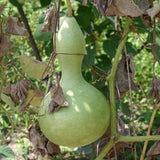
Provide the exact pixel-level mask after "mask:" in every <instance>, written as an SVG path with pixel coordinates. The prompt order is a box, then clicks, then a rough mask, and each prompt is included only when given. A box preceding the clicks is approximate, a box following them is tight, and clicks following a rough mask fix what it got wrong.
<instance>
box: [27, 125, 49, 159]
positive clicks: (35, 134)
mask: <svg viewBox="0 0 160 160" xmlns="http://www.w3.org/2000/svg"><path fill="white" fill-rule="evenodd" d="M40 133H41V131H40V129H39V127H38V126H37V125H33V126H32V127H30V128H29V140H30V141H31V142H32V143H33V145H34V147H35V149H36V150H37V151H38V152H40V153H41V155H42V156H45V155H46V153H47V150H46V148H45V143H44V141H43V137H42V136H41V134H40Z"/></svg>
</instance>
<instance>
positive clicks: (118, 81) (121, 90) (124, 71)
mask: <svg viewBox="0 0 160 160" xmlns="http://www.w3.org/2000/svg"><path fill="white" fill-rule="evenodd" d="M127 63H128V67H127ZM128 69H129V71H128ZM128 72H129V77H128ZM134 75H135V67H134V61H133V55H132V54H128V55H127V56H126V55H125V54H123V56H122V59H121V60H120V61H119V63H118V67H117V71H116V75H115V98H116V99H120V98H121V97H123V96H124V95H125V94H126V93H127V92H128V91H129V83H130V85H131V90H137V87H136V85H135V83H134V80H133V78H134ZM129 79H130V81H129Z"/></svg>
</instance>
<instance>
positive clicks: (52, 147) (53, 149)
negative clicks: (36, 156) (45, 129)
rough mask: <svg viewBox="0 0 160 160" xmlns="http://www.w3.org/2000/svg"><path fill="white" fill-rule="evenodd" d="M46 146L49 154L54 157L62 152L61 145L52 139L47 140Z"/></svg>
mask: <svg viewBox="0 0 160 160" xmlns="http://www.w3.org/2000/svg"><path fill="white" fill-rule="evenodd" d="M46 148H47V152H48V154H49V155H50V156H52V157H54V156H55V155H57V154H60V153H61V150H60V147H59V146H58V145H57V144H54V143H52V142H50V141H48V142H47V145H46Z"/></svg>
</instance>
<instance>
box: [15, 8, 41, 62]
mask: <svg viewBox="0 0 160 160" xmlns="http://www.w3.org/2000/svg"><path fill="white" fill-rule="evenodd" d="M17 9H18V11H19V13H20V15H21V18H22V21H23V23H24V26H25V28H26V29H27V31H28V33H29V41H30V44H31V46H32V49H33V52H34V55H35V57H36V59H37V60H39V61H41V60H42V59H41V56H40V53H39V50H38V47H37V44H36V42H35V40H34V38H33V35H32V31H31V28H30V26H29V23H28V20H27V17H26V15H25V13H24V10H23V8H22V7H17Z"/></svg>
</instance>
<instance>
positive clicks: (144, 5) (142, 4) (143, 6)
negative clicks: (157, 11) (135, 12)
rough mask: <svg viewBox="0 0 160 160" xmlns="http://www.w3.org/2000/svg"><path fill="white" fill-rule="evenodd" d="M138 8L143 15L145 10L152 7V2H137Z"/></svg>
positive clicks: (147, 0) (138, 0) (151, 0)
mask: <svg viewBox="0 0 160 160" xmlns="http://www.w3.org/2000/svg"><path fill="white" fill-rule="evenodd" d="M137 4H138V6H139V8H140V9H141V10H142V11H143V12H144V13H145V12H146V10H147V9H149V8H151V7H153V0H137Z"/></svg>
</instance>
